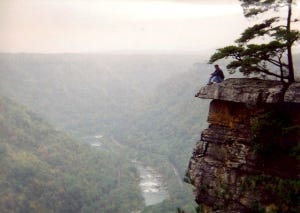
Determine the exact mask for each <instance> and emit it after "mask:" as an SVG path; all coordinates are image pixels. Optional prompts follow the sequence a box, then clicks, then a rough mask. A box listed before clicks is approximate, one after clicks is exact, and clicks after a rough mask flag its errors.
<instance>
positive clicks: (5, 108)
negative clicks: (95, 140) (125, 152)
mask: <svg viewBox="0 0 300 213" xmlns="http://www.w3.org/2000/svg"><path fill="white" fill-rule="evenodd" d="M0 120H1V122H0V125H1V127H0V134H1V139H0V140H1V141H0V142H1V143H0V158H1V161H0V162H1V176H0V177H1V179H0V180H1V181H0V183H1V192H0V208H1V212H111V213H114V212H131V211H133V210H137V209H140V208H141V206H142V203H143V201H142V197H141V196H140V195H139V193H138V192H139V188H138V186H137V185H136V181H137V180H138V174H137V171H136V168H135V167H134V166H133V165H132V164H131V163H130V162H127V161H126V160H124V158H123V157H122V156H121V155H119V154H117V153H114V152H108V151H106V150H105V149H102V150H95V149H92V148H91V147H90V146H88V145H87V144H83V143H81V142H79V141H77V140H74V139H72V138H71V137H70V136H68V135H66V134H65V133H62V132H59V131H57V130H55V129H54V128H53V127H51V126H50V125H49V124H47V123H46V122H45V121H43V120H42V119H40V118H39V117H38V116H37V115H36V114H34V113H32V112H30V111H28V110H26V108H24V107H21V106H19V105H18V104H16V103H14V102H12V101H11V100H9V99H7V98H3V97H1V98H0ZM119 173H121V175H120V176H119V175H118V174H119Z"/></svg>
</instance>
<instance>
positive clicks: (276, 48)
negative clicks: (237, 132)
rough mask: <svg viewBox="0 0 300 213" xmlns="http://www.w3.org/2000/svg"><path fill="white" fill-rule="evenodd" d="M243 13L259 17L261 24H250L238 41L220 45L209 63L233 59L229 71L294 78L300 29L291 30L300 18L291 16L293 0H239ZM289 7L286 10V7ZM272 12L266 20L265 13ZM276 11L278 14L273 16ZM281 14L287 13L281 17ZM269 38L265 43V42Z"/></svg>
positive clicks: (291, 80) (288, 80) (290, 80)
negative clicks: (293, 47)
mask: <svg viewBox="0 0 300 213" xmlns="http://www.w3.org/2000/svg"><path fill="white" fill-rule="evenodd" d="M239 1H240V2H241V6H242V7H243V11H244V16H245V17H247V18H250V17H254V16H255V17H259V18H260V19H259V21H260V22H259V23H256V24H254V25H253V26H251V27H248V28H247V29H246V30H244V32H243V33H242V34H241V37H240V38H238V39H237V40H236V41H235V43H236V45H231V46H226V47H223V48H219V49H217V50H216V52H215V53H214V54H213V55H212V56H211V58H210V60H209V63H214V62H215V61H217V60H220V59H223V58H225V59H227V58H231V59H233V60H231V61H230V63H229V64H228V65H227V68H228V69H229V71H230V72H232V73H233V72H235V71H236V70H238V71H240V72H241V73H243V74H244V75H246V76H248V75H250V74H256V75H268V76H273V77H276V78H279V79H280V80H281V81H282V82H288V83H292V82H294V81H295V77H294V65H293V55H292V46H293V45H294V44H295V42H297V41H298V40H299V39H300V32H299V31H298V30H295V29H292V26H291V25H292V24H293V23H294V22H297V21H298V20H297V19H293V18H292V9H293V6H294V5H295V3H294V2H293V0H239ZM284 8H286V9H287V10H286V11H285V10H283V9H284ZM274 11H281V12H280V13H272V14H273V16H271V17H270V16H268V18H267V19H264V18H263V17H262V16H263V15H262V14H265V13H268V12H269V13H271V12H274ZM274 14H276V16H275V15H274ZM280 14H284V15H282V16H279V15H280ZM277 15H278V16H277ZM264 41H266V42H264Z"/></svg>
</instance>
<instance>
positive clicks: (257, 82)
mask: <svg viewBox="0 0 300 213" xmlns="http://www.w3.org/2000/svg"><path fill="white" fill-rule="evenodd" d="M299 92H300V83H293V84H291V85H290V86H289V87H288V88H287V89H286V87H285V85H283V84H282V83H281V82H280V81H270V80H261V79H256V78H231V79H227V80H225V81H223V82H222V83H215V84H211V85H207V86H204V87H202V88H201V89H200V91H199V92H198V93H197V94H196V95H195V96H196V97H199V98H204V99H215V100H224V101H231V102H237V103H245V104H260V103H279V102H281V101H283V100H284V101H285V102H293V103H300V95H299V94H300V93H299Z"/></svg>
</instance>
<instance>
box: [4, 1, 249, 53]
mask: <svg viewBox="0 0 300 213" xmlns="http://www.w3.org/2000/svg"><path fill="white" fill-rule="evenodd" d="M248 24H249V22H248V21H247V20H246V19H245V18H244V17H243V14H242V8H241V7H240V5H239V2H238V0H216V1H215V0H0V26H1V34H0V52H46V53H48V52H103V51H120V50H121V51H127V50H135V51H143V50H147V51H172V50H179V51H197V52H201V51H204V50H206V49H214V48H216V47H222V46H224V45H227V44H231V43H232V42H233V41H234V40H235V39H236V38H237V37H238V36H239V35H240V33H241V32H242V30H243V29H244V28H246V26H247V25H248Z"/></svg>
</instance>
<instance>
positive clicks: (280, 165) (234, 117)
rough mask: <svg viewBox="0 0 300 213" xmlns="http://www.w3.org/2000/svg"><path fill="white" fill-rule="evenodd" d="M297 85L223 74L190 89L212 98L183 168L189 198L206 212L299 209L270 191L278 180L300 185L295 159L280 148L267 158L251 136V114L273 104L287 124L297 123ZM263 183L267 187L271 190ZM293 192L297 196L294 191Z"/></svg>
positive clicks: (259, 113)
mask: <svg viewBox="0 0 300 213" xmlns="http://www.w3.org/2000/svg"><path fill="white" fill-rule="evenodd" d="M299 89H300V84H296V83H295V84H292V85H291V86H290V87H288V88H287V87H285V86H284V85H282V84H281V83H280V82H277V81H265V80H258V79H228V80H226V81H224V82H222V83H220V84H212V85H208V86H205V87H203V88H201V89H200V91H199V92H198V93H197V94H196V97H199V98H207V99H213V100H212V102H211V104H210V109H209V114H208V123H209V127H208V128H207V129H205V130H203V131H202V134H201V138H200V141H199V142H198V143H197V145H196V147H195V149H194V152H193V155H192V157H191V159H190V163H189V168H188V174H187V176H188V178H189V180H190V183H192V184H193V185H194V186H195V190H194V192H195V197H196V199H195V200H196V202H197V203H198V204H201V205H203V206H204V208H205V211H206V212H255V211H258V210H259V208H261V209H263V210H265V211H268V210H270V212H271V210H272V211H275V210H278V211H279V212H284V211H286V212H293V211H292V210H293V209H295V208H296V211H297V210H299V209H297V208H298V207H294V206H293V207H291V206H289V205H293V204H291V202H290V203H286V202H285V201H280V199H281V200H282V199H283V198H282V197H280V196H281V195H278V194H276V193H277V192H274V193H273V191H274V190H275V191H276V190H277V191H278V190H279V189H277V188H276V187H277V185H278V184H277V182H276V181H278V182H280V181H281V182H280V183H283V182H284V183H285V184H286V185H284V184H283V185H284V187H286V188H288V186H289V185H288V184H289V183H293V184H295V183H296V185H297V184H299V185H297V187H299V186H300V182H299V178H300V172H299V161H298V160H297V159H296V158H294V157H290V156H289V155H286V154H283V155H281V154H280V155H277V156H276V158H274V157H271V158H269V159H267V158H265V156H264V155H261V154H258V152H257V148H256V147H255V146H256V145H257V144H254V142H253V141H255V140H254V137H256V135H254V134H253V126H255V125H257V119H258V118H261V117H262V115H265V114H266V113H268V112H270V111H272V110H274V109H283V111H284V112H286V113H287V114H288V117H289V118H292V121H291V123H292V124H293V125H300V112H298V109H299V106H300V105H299V103H300V93H299ZM270 122H271V121H270ZM268 131H269V130H268ZM274 131H276V129H274ZM293 136H295V135H293ZM264 137H265V135H264ZM267 138H268V136H267ZM269 138H270V140H271V138H272V135H270V137H269ZM297 139H298V138H297ZM293 141H294V139H293ZM297 141H299V140H297ZM293 146H295V144H293ZM274 150H275V149H274ZM261 181H264V184H261ZM264 185H265V186H266V187H265V188H264ZM268 187H269V188H270V187H273V191H272V190H271V189H269V188H268ZM281 187H282V186H281ZM297 190H298V192H299V190H300V188H298V189H296V192H297ZM293 196H295V197H293V199H299V194H298V197H297V195H293ZM287 199H289V198H287ZM291 199H292V198H291ZM278 202H282V203H278Z"/></svg>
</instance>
